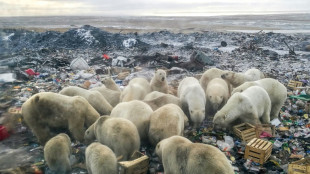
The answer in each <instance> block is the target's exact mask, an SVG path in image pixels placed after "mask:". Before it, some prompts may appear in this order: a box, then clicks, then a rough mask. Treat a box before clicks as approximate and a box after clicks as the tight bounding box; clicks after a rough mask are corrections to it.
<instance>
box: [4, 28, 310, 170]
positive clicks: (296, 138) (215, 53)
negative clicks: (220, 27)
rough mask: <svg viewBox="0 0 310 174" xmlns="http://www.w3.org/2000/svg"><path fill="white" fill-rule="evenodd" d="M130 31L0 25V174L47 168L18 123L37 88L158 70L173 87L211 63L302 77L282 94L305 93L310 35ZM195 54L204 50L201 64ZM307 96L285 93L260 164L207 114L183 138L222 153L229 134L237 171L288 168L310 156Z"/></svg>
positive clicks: (79, 150)
mask: <svg viewBox="0 0 310 174" xmlns="http://www.w3.org/2000/svg"><path fill="white" fill-rule="evenodd" d="M101 28H102V27H101ZM130 31H131V30H130ZM130 31H128V32H107V31H104V30H102V29H100V28H96V27H93V26H90V25H85V26H82V27H78V28H74V27H72V28H71V29H69V30H68V31H62V32H59V31H50V30H48V31H44V32H38V31H29V30H24V29H16V28H15V29H8V28H6V29H0V87H1V88H0V114H1V115H0V125H1V126H2V127H0V128H3V126H4V127H5V128H6V130H7V131H8V133H7V134H8V135H9V137H6V136H5V135H6V132H5V131H4V130H3V129H0V130H1V132H0V133H1V134H0V138H1V139H2V138H3V140H1V141H0V173H10V172H11V173H14V172H15V173H27V172H28V173H52V172H51V171H50V170H49V169H48V167H47V165H46V163H45V162H44V158H43V147H42V146H40V145H39V143H38V142H37V139H36V138H35V137H34V136H33V134H32V132H31V130H30V129H29V128H28V127H27V125H25V123H24V122H23V120H22V117H21V114H20V107H21V105H22V104H23V102H25V101H26V100H27V99H28V98H29V97H30V96H32V95H33V94H36V93H38V92H44V91H45V92H47V91H51V92H59V91H60V90H61V89H62V88H63V87H65V86H69V85H73V86H80V87H83V88H92V87H95V86H100V85H101V82H100V79H101V78H102V77H105V76H107V75H108V74H109V73H110V75H111V76H112V77H113V79H114V80H115V81H116V83H117V84H118V85H120V87H121V88H123V87H124V86H125V85H126V84H127V82H128V81H129V80H130V79H132V78H134V77H145V78H147V79H148V80H150V79H151V78H152V76H153V74H154V71H155V69H156V68H162V69H166V70H167V72H168V75H167V79H168V82H169V85H170V86H171V91H175V90H176V89H177V86H178V83H179V81H180V80H181V79H183V78H184V77H186V76H194V77H197V78H199V77H200V75H201V74H202V73H203V72H204V71H205V70H207V69H209V68H212V67H217V68H219V69H223V70H231V71H235V72H243V71H245V70H247V69H250V68H257V69H259V70H261V71H262V72H263V73H264V74H265V76H266V77H271V78H275V79H277V80H279V81H280V82H281V83H283V84H284V85H285V86H287V85H288V83H289V81H290V80H297V81H301V82H302V87H304V88H296V89H288V95H289V96H293V95H295V96H296V95H300V94H301V95H304V96H307V95H308V97H309V93H310V92H309V91H310V89H309V88H308V90H307V88H306V87H307V86H308V87H309V86H310V33H289V34H283V33H282V34H281V33H273V32H267V31H264V30H262V31H259V32H254V33H244V32H225V31H200V32H195V33H190V32H185V33H178V32H172V31H168V30H163V31H158V32H146V33H143V32H141V33H140V32H133V33H132V32H130ZM194 52H203V54H201V55H202V57H201V58H202V59H201V60H202V61H198V59H196V58H197V57H195V56H194V54H193V53H194ZM76 58H82V59H83V60H85V61H86V63H87V65H85V66H89V70H87V71H86V70H85V71H84V70H73V69H72V65H71V67H70V63H71V62H72V60H74V59H76ZM29 69H30V70H29ZM306 100H307V99H302V100H297V99H294V98H290V97H288V98H287V101H286V102H285V104H284V106H283V107H282V110H281V113H280V114H279V117H278V119H279V121H280V122H279V123H276V121H277V120H275V121H274V124H276V126H275V134H274V137H265V138H263V139H265V140H268V141H270V142H272V143H273V148H272V153H271V157H270V158H269V159H268V161H267V162H266V163H265V164H264V165H262V166H260V165H259V164H257V163H254V162H251V161H247V160H246V159H244V151H245V144H246V143H245V142H242V141H241V140H240V139H239V138H238V137H237V136H236V135H235V134H234V133H233V132H232V131H231V132H214V131H213V130H212V116H208V117H207V118H206V120H205V122H204V124H203V126H202V127H201V128H200V129H199V130H190V129H189V128H187V129H186V130H185V136H186V137H187V138H189V139H190V140H191V141H193V142H203V143H207V144H212V145H214V146H218V147H219V148H220V149H221V150H223V151H225V150H227V149H229V147H228V146H227V144H225V143H224V144H223V141H224V140H223V139H224V136H230V137H232V138H233V142H234V147H233V148H231V149H229V151H226V152H224V153H225V154H226V156H227V157H228V159H229V160H230V161H231V162H232V165H233V166H234V167H235V170H236V173H287V169H288V164H289V163H292V162H294V161H297V160H300V159H302V158H306V157H309V156H310V122H309V114H310V113H309V110H310V109H309V101H306ZM307 103H308V105H307ZM72 147H73V149H74V150H73V153H72V156H71V158H70V161H71V163H72V171H71V173H76V174H79V173H81V174H82V173H87V170H86V169H85V165H83V163H84V152H85V148H86V146H85V145H83V144H80V143H77V142H74V141H73V143H72ZM140 151H141V152H143V153H145V154H146V155H148V156H149V157H150V165H149V171H148V173H160V172H163V168H162V165H160V163H159V162H158V158H157V157H156V156H154V155H153V149H152V148H151V147H150V146H147V145H142V146H141V149H140ZM309 165H310V164H309Z"/></svg>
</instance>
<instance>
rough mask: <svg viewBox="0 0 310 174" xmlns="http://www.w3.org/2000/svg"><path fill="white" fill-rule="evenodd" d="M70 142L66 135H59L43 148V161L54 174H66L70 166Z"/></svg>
mask: <svg viewBox="0 0 310 174" xmlns="http://www.w3.org/2000/svg"><path fill="white" fill-rule="evenodd" d="M70 155H71V140H70V138H69V136H68V135H67V134H64V133H60V134H58V135H56V136H55V137H53V138H51V139H50V140H49V141H48V142H47V143H46V144H45V146H44V160H45V161H46V163H47V166H48V167H49V168H50V169H51V170H52V171H54V172H56V173H63V174H64V173H67V172H69V171H70V170H71V166H70Z"/></svg>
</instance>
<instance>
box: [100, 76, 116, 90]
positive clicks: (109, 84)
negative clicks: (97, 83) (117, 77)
mask: <svg viewBox="0 0 310 174" xmlns="http://www.w3.org/2000/svg"><path fill="white" fill-rule="evenodd" d="M101 83H102V84H104V86H105V87H106V88H108V89H111V90H114V91H118V92H121V90H120V89H119V87H118V85H117V84H116V83H115V81H114V80H113V79H112V78H111V77H104V78H102V79H101Z"/></svg>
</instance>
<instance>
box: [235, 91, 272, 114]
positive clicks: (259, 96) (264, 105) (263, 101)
mask: <svg viewBox="0 0 310 174" xmlns="http://www.w3.org/2000/svg"><path fill="white" fill-rule="evenodd" d="M239 94H240V95H242V96H244V97H245V98H246V99H247V100H246V102H249V103H251V104H252V106H253V107H255V109H256V111H257V113H258V116H259V117H260V116H262V115H263V113H264V111H266V110H269V112H270V107H271V101H270V98H269V95H268V93H267V92H266V90H265V89H264V88H262V87H259V86H251V87H249V88H247V89H246V90H245V91H243V92H242V93H239Z"/></svg>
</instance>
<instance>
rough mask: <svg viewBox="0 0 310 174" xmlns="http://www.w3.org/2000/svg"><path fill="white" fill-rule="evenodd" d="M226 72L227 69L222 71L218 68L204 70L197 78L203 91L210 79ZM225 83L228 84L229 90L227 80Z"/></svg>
mask: <svg viewBox="0 0 310 174" xmlns="http://www.w3.org/2000/svg"><path fill="white" fill-rule="evenodd" d="M227 72H228V71H224V70H221V69H218V68H211V69H208V70H207V71H205V72H204V73H203V74H202V76H201V78H200V80H199V83H200V85H201V87H202V89H203V90H204V91H206V89H207V86H208V84H209V82H210V81H211V80H212V79H214V78H221V75H222V74H225V73H227ZM227 85H228V86H229V90H231V88H230V84H229V82H227Z"/></svg>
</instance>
